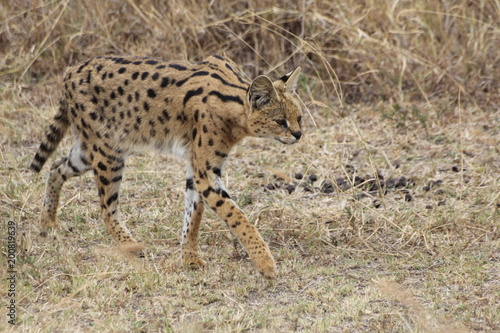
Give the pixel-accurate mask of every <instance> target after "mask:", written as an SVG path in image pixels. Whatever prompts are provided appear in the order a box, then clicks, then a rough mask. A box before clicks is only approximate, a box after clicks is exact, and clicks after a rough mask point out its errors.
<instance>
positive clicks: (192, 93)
mask: <svg viewBox="0 0 500 333" xmlns="http://www.w3.org/2000/svg"><path fill="white" fill-rule="evenodd" d="M201 94H203V88H201V87H200V88H198V89H193V90H189V91H188V92H187V93H186V96H184V101H183V102H182V104H183V105H184V106H186V103H187V102H188V101H189V99H191V97H194V96H197V95H201Z"/></svg>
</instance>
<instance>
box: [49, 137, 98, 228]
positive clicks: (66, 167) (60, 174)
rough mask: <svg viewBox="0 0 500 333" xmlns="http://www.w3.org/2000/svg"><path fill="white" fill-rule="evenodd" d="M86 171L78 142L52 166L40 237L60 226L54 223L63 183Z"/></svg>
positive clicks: (86, 163) (88, 168) (86, 164)
mask: <svg viewBox="0 0 500 333" xmlns="http://www.w3.org/2000/svg"><path fill="white" fill-rule="evenodd" d="M88 170H90V165H89V162H88V159H87V158H86V156H85V154H84V152H83V151H82V150H81V146H80V143H79V142H78V140H77V141H75V143H74V144H73V147H72V148H71V151H70V153H69V154H68V156H66V157H62V158H60V159H59V160H57V161H56V162H55V163H54V164H52V166H51V168H50V175H49V179H48V180H47V187H46V189H45V198H44V200H43V207H42V215H41V218H40V222H41V226H42V235H45V234H46V230H47V229H51V228H58V227H59V226H60V225H59V223H58V222H57V221H56V214H57V207H58V206H59V196H60V194H61V187H62V186H63V184H64V182H65V181H66V180H68V179H69V178H71V177H75V176H80V175H81V174H83V173H85V172H86V171H88Z"/></svg>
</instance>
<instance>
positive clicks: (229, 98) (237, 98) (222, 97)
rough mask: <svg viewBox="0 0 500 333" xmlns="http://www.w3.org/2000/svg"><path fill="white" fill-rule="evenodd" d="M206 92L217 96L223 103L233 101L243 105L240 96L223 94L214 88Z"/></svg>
mask: <svg viewBox="0 0 500 333" xmlns="http://www.w3.org/2000/svg"><path fill="white" fill-rule="evenodd" d="M208 94H209V95H211V96H217V97H218V98H219V99H220V100H221V101H223V102H224V103H226V102H235V103H238V104H241V105H243V101H242V100H241V98H240V96H232V95H224V94H221V93H220V92H218V91H215V90H212V91H211V92H209V93H208Z"/></svg>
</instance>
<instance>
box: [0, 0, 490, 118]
mask: <svg viewBox="0 0 500 333" xmlns="http://www.w3.org/2000/svg"><path fill="white" fill-rule="evenodd" d="M499 12H500V4H499V2H498V1H497V0H475V1H466V0H454V1H434V0H420V1H398V0H382V1H378V0H377V1H375V0H365V1H353V0H350V1H331V0H316V1H306V0H302V1H292V0H285V1H276V0H274V1H272V0H252V1H231V2H227V1H202V2H199V1H194V0H184V1H181V0H173V1H161V0H135V1H134V0H125V1H118V0H109V1H94V0H82V1H70V0H52V1H49V0H33V1H28V0H25V1H2V2H1V3H0V77H1V78H2V79H1V80H2V81H4V82H5V81H15V82H21V83H30V84H31V83H36V82H40V81H43V80H44V78H47V77H53V76H55V75H59V74H61V72H62V71H63V70H64V68H65V67H66V66H67V65H71V64H74V63H76V62H79V61H81V60H83V59H85V58H88V57H91V56H94V55H100V54H124V53H126V54H136V55H144V56H156V57H163V58H182V59H189V60H193V61H196V60H200V59H202V58H203V57H205V56H207V55H210V54H214V53H225V54H226V55H228V56H229V57H232V58H233V59H234V60H235V61H237V62H238V63H240V64H241V65H242V66H243V67H244V69H245V71H246V72H247V73H248V74H250V75H255V74H257V73H261V72H268V71H272V70H275V69H279V70H280V71H284V70H288V69H290V68H292V67H293V66H296V65H299V64H300V65H301V66H303V67H304V68H305V69H306V73H308V75H309V76H308V78H309V79H310V80H309V82H308V83H309V84H308V85H307V89H310V90H311V91H312V92H313V93H312V94H311V96H314V99H313V102H314V101H316V102H320V103H326V104H328V103H330V102H338V101H340V102H341V103H352V102H359V101H374V100H390V101H394V102H397V103H401V102H413V101H425V102H432V101H433V100H435V99H436V98H441V99H442V98H443V97H444V98H445V99H448V100H450V101H451V102H454V101H456V100H457V98H458V95H459V93H460V96H461V100H462V103H464V102H471V103H475V104H476V105H479V106H481V107H482V108H493V109H497V108H498V96H499V87H498V78H499V77H500V69H499V57H500V53H499V52H498V45H500V40H499V33H500V28H499V22H500V14H499Z"/></svg>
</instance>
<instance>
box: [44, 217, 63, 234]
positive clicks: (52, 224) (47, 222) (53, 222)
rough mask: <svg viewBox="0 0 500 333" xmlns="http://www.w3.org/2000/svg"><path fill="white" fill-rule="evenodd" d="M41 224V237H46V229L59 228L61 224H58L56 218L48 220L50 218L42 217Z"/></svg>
mask: <svg viewBox="0 0 500 333" xmlns="http://www.w3.org/2000/svg"><path fill="white" fill-rule="evenodd" d="M41 225H42V231H41V232H40V236H42V237H47V233H48V231H51V230H56V229H60V228H61V224H59V223H58V222H57V221H56V220H50V219H42V221H41Z"/></svg>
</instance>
